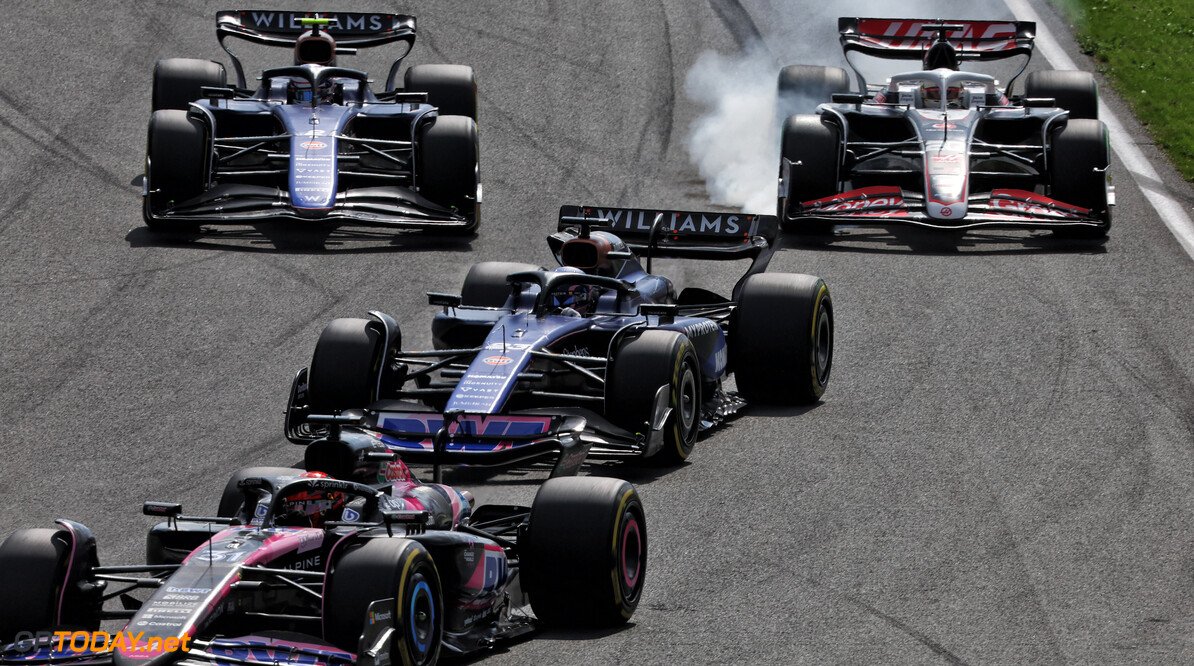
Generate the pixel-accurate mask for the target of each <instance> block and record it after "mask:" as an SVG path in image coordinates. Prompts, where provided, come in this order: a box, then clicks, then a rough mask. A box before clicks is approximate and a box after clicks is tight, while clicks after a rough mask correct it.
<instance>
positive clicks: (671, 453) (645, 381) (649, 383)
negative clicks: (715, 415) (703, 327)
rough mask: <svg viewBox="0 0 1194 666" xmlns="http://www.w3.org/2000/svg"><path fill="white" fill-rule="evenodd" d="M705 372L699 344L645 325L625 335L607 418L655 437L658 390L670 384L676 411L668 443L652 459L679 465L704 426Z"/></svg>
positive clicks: (612, 373)
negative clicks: (699, 358)
mask: <svg viewBox="0 0 1194 666" xmlns="http://www.w3.org/2000/svg"><path fill="white" fill-rule="evenodd" d="M700 373H701V371H700V365H699V363H698V361H697V355H696V349H695V347H693V344H692V341H691V340H689V339H688V336H686V335H684V334H683V333H677V332H676V331H663V330H645V331H642V332H641V333H639V334H638V335H633V334H632V335H631V336H628V337H626V338H623V339H622V341H621V342H620V343H619V344H618V347H617V349H616V350H615V351H614V353H613V356H612V358H611V359H610V368H609V372H608V374H607V376H606V382H605V413H606V418H608V419H609V420H610V421H612V422H613V423H614V424H616V425H619V426H621V427H623V428H625V429H627V430H629V431H630V432H635V433H642V434H644V435H647V436H648V437H649V436H650V434H651V433H650V429H649V428H648V426H647V423H648V422H649V421H650V420H651V418H652V413H651V412H652V410H653V407H654V404H655V392H656V391H657V390H658V389H659V387H660V386H667V387H668V389H667V390H668V407H670V408H671V410H672V412H671V415H669V416H668V419H667V421H666V422H665V423H664V426H663V446H662V447H661V448H660V449H659V452H658V453H656V454H654V455H653V456H651V457H650V458H648V461H649V462H651V463H658V464H660V465H678V464H680V463H681V462H684V460H685V459H686V458H688V455H689V454H690V453H692V447H693V445H694V444H695V443H696V438H697V433H698V432H700V429H701V375H700Z"/></svg>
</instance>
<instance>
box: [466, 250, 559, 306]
mask: <svg viewBox="0 0 1194 666" xmlns="http://www.w3.org/2000/svg"><path fill="white" fill-rule="evenodd" d="M537 270H541V269H540V267H539V266H536V265H534V264H520V263H517V262H513V261H482V262H481V263H478V264H473V267H472V268H470V269H468V275H466V276H465V277H464V286H463V287H461V289H460V304H461V305H475V306H479V307H485V308H500V307H502V306H504V305H505V304H506V299H508V298H510V285H509V284H506V276H508V275H510V274H511V273H522V272H523V271H537Z"/></svg>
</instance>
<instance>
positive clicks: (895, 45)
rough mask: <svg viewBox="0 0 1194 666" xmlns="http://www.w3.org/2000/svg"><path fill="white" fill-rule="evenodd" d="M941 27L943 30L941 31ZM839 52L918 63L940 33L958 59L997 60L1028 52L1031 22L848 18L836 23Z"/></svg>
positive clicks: (1033, 30)
mask: <svg viewBox="0 0 1194 666" xmlns="http://www.w3.org/2000/svg"><path fill="white" fill-rule="evenodd" d="M942 26H945V27H946V29H945V30H944V31H943V30H942ZM837 30H838V33H839V34H840V35H841V42H842V50H844V51H846V52H847V53H849V52H850V51H859V52H862V53H865V54H867V55H872V56H876V57H879V58H891V59H894V60H920V59H921V58H922V57H924V54H925V51H926V50H928V48H929V47H930V46H932V44H933V42H934V41H936V40H937V37H938V35H939V34H941V33H942V32H944V36H945V39H946V41H948V42H949V43H950V44H952V45H953V46H954V48H956V49H957V50H958V58H959V59H962V60H997V59H999V58H1010V57H1012V56H1016V55H1029V54H1031V53H1032V42H1033V39H1035V37H1036V23H1035V22H1033V21H940V20H930V19H890V18H850V17H842V18H839V19H838V20H837Z"/></svg>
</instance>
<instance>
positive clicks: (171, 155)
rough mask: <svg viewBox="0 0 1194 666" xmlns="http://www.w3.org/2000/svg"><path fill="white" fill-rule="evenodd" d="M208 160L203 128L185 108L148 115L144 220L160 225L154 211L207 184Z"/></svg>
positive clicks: (187, 196)
mask: <svg viewBox="0 0 1194 666" xmlns="http://www.w3.org/2000/svg"><path fill="white" fill-rule="evenodd" d="M210 164H211V153H210V150H209V146H208V136H207V128H206V126H205V125H204V123H203V122H202V121H200V120H199V119H198V118H194V117H190V116H188V115H187V112H186V111H176V110H165V111H155V112H154V114H153V117H152V118H150V119H149V136H148V138H147V141H146V148H145V174H146V177H147V178H148V179H149V196H147V197H146V198H145V203H144V213H145V223H146V224H147V225H148V226H149V227H150V228H151V229H160V228H162V225H163V224H164V222H163V221H162V220H158V219H154V216H155V215H157V214H158V213H161V212H163V211H166V210H168V209H170V208H173V207H174V206H175V205H176V204H179V203H182V202H183V201H186V200H187V199H190V198H192V197H195V196H198V195H199V194H200V193H202V192H203V189H204V187H206V186H207V174H208V170H209V169H210Z"/></svg>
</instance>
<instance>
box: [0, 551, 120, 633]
mask: <svg viewBox="0 0 1194 666" xmlns="http://www.w3.org/2000/svg"><path fill="white" fill-rule="evenodd" d="M73 542H74V537H73V536H72V535H71V532H70V531H69V530H66V529H61V528H59V529H45V528H35V529H24V530H17V531H15V532H13V533H12V534H11V535H10V536H9V537H8V538H7V539H5V540H4V543H2V544H0V571H2V572H4V573H3V575H2V576H0V641H3V642H4V643H5V644H7V643H8V642H9V641H11V640H12V639H13V637H14V636H15V635H16V634H17V632H21V631H31V632H32V631H38V630H41V629H47V628H49V627H56V626H70V627H78V628H82V629H91V630H94V629H98V628H99V610H100V609H99V604H98V603H97V601H98V597H97V601H89V600H87V599H85V598H84V597H83V595H82V593H81V591H80V589H79V583H80V582H82V581H84V580H86V577H87V576H88V574H89V572H90V567H91V566H94V565H95V564H96V560H95V549H94V544H84V545H82V547H87V548H90V549H91V552H90V553H83V554H81V555H80V556H79V557H77V558H76V560H75V562H80V561H81V562H84V563H85V565H86V566H84V567H78V566H75V567H71V566H69V564H70V562H69V561H68V560H69V558H70V557H71V549H72V544H73Z"/></svg>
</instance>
